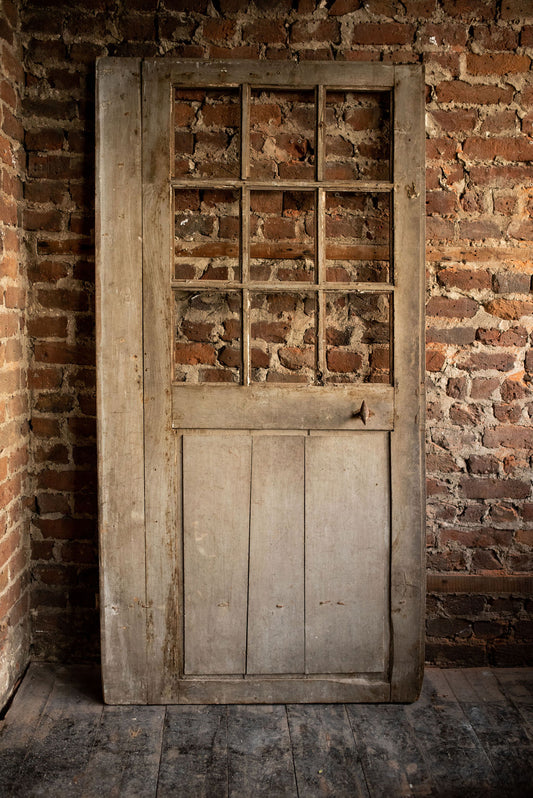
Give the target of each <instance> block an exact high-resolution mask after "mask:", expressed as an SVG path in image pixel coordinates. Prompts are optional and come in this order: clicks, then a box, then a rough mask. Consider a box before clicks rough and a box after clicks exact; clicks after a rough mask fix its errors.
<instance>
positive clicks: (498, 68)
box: [466, 53, 531, 76]
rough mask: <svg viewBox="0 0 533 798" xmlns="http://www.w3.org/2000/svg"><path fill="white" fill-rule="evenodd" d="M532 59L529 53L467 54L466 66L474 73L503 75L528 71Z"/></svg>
mask: <svg viewBox="0 0 533 798" xmlns="http://www.w3.org/2000/svg"><path fill="white" fill-rule="evenodd" d="M530 65H531V59H530V58H528V56H527V55H515V54H514V53H486V54H484V55H474V54H473V53H468V54H467V56H466V67H467V70H468V71H469V72H470V73H471V74H472V75H502V76H506V75H509V74H515V73H519V72H527V71H528V70H529V68H530Z"/></svg>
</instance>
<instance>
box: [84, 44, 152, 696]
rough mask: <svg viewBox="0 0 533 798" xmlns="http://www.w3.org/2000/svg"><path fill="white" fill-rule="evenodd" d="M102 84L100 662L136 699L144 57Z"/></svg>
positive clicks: (139, 664)
mask: <svg viewBox="0 0 533 798" xmlns="http://www.w3.org/2000/svg"><path fill="white" fill-rule="evenodd" d="M96 83H97V123H96V236H95V238H96V368H97V436H98V491H99V494H98V496H99V498H98V508H99V509H98V512H99V540H100V544H99V551H100V606H101V629H102V632H101V634H102V668H103V679H104V695H105V698H106V701H108V702H109V703H114V702H125V703H128V702H130V703H131V702H135V701H137V702H144V701H146V698H147V693H146V690H147V686H146V584H145V547H144V432H143V349H142V318H143V309H142V249H141V247H140V246H139V241H140V240H141V237H142V203H141V197H142V190H141V66H140V60H139V59H135V58H129V59H128V58H109V59H107V58H105V59H101V60H99V61H98V65H97V81H96ZM125 143H127V146H126V147H125V146H124V144H125Z"/></svg>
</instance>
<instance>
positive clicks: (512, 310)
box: [485, 299, 533, 320]
mask: <svg viewBox="0 0 533 798" xmlns="http://www.w3.org/2000/svg"><path fill="white" fill-rule="evenodd" d="M485 310H486V311H487V313H490V314H491V315H492V316H498V318H500V319H515V320H516V319H521V318H522V316H530V315H531V314H533V302H525V301H520V300H518V299H494V300H492V301H491V302H487V304H486V305H485Z"/></svg>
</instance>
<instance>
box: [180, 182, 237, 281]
mask: <svg viewBox="0 0 533 798" xmlns="http://www.w3.org/2000/svg"><path fill="white" fill-rule="evenodd" d="M239 241H240V197H239V192H238V191H233V190H231V189H216V188H211V189H198V188H190V189H189V188H187V189H177V190H176V191H175V192H174V279H175V280H238V279H239V278H240V267H239V248H240V244H239Z"/></svg>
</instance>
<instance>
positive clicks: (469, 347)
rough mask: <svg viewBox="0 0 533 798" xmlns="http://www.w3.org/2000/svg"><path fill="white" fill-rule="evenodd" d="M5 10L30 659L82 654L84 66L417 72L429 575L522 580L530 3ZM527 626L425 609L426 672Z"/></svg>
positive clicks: (532, 98) (518, 609) (470, 659)
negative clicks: (21, 309)
mask: <svg viewBox="0 0 533 798" xmlns="http://www.w3.org/2000/svg"><path fill="white" fill-rule="evenodd" d="M22 8H23V36H24V59H25V69H26V71H27V90H26V98H25V101H24V118H25V127H26V149H27V158H28V177H27V181H26V185H25V200H26V209H25V216H24V225H25V228H26V231H27V242H28V258H29V278H30V282H31V318H30V322H29V332H30V334H31V336H32V341H33V357H32V361H31V369H30V374H29V379H30V386H31V390H32V430H33V438H32V441H33V444H32V445H33V449H32V457H33V465H34V487H33V493H34V494H35V508H34V509H35V513H34V517H33V524H32V530H31V535H32V547H33V548H32V551H33V555H32V556H33V579H34V590H33V610H32V612H33V622H34V653H35V655H36V656H38V657H54V656H55V657H63V658H64V657H74V658H76V657H77V658H85V657H87V656H91V655H96V654H97V631H98V619H97V608H96V604H97V567H96V562H97V560H96V501H95V480H96V475H95V470H96V469H95V460H96V456H95V443H94V433H95V420H94V413H95V406H94V330H93V283H94V232H93V228H94V204H93V190H94V186H93V173H94V155H93V152H94V117H93V114H94V111H93V108H94V61H95V58H96V57H97V56H100V55H118V56H120V55H124V56H125V55H135V56H154V55H160V56H164V55H174V56H179V57H193V58H204V57H205V58H250V59H296V60H300V61H305V60H314V59H320V60H327V59H337V60H340V61H342V60H361V61H369V60H374V61H379V60H381V61H384V62H389V63H423V64H424V65H425V68H426V76H427V135H428V140H427V190H428V194H427V233H428V236H427V237H428V246H427V271H428V280H427V284H428V320H427V327H428V494H429V506H428V567H429V571H430V573H435V574H446V573H448V572H450V571H452V572H456V573H468V574H478V575H502V574H514V575H525V574H531V572H532V570H533V568H532V554H531V546H532V543H533V496H532V492H531V465H532V463H531V450H532V443H533V431H532V427H531V419H532V416H533V392H532V387H531V386H532V383H531V378H532V377H533V358H532V355H531V350H530V345H531V336H532V334H533V296H532V293H531V276H532V262H531V246H532V239H533V219H532V214H533V166H532V165H531V159H532V156H533V139H532V133H533V71H532V69H531V59H532V58H533V7H532V6H531V1H530V0H403V2H396V0H365V2H362V1H361V2H360V1H359V0H322V2H318V0H317V2H315V0H294V2H292V0H268V1H267V0H255V3H248V2H242V0H213V1H212V0H209V2H208V0H195V2H192V0H189V1H187V0H162V1H161V2H155V0H152V1H151V0H132V2H128V3H122V2H106V1H105V0H85V1H84V2H83V3H76V2H75V0H69V2H65V0H52V2H48V3H46V4H44V3H41V2H30V1H29V0H27V1H26V2H23V3H22ZM188 9H191V10H188ZM14 314H15V311H13V314H12V315H14ZM531 610H532V608H531V602H530V603H529V604H528V603H527V599H526V597H524V596H516V597H513V596H509V595H507V596H503V595H502V596H498V595H495V594H493V595H468V594H464V595H447V594H446V593H435V594H434V595H432V596H430V600H429V606H428V656H429V658H430V659H432V660H434V661H438V662H467V663H476V664H477V663H481V662H487V661H492V662H510V661H523V659H524V658H525V657H527V655H528V652H530V651H531V638H532V634H533V621H532V620H531Z"/></svg>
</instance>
